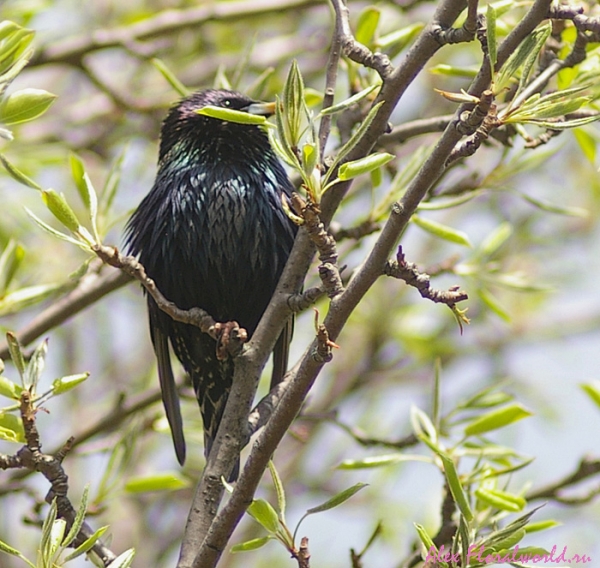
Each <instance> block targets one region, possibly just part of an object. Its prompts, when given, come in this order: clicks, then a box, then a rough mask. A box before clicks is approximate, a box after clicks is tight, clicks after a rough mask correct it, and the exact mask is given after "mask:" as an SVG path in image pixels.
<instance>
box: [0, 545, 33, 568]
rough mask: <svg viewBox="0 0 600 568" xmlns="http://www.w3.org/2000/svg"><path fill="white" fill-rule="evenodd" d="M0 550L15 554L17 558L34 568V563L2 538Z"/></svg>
mask: <svg viewBox="0 0 600 568" xmlns="http://www.w3.org/2000/svg"><path fill="white" fill-rule="evenodd" d="M0 552H4V553H5V554H10V555H12V556H17V557H18V558H20V559H21V560H23V562H26V563H27V564H28V565H29V566H30V568H36V566H35V564H33V563H32V562H29V560H27V558H25V556H23V555H22V554H21V553H20V552H19V551H18V550H17V549H16V548H13V547H12V546H9V545H8V544H6V543H5V542H4V541H2V540H0Z"/></svg>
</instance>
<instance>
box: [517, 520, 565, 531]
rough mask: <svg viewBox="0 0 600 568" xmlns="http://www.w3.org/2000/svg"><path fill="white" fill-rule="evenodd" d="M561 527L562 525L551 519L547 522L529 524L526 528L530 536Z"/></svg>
mask: <svg viewBox="0 0 600 568" xmlns="http://www.w3.org/2000/svg"><path fill="white" fill-rule="evenodd" d="M561 525H562V523H559V522H558V521H553V520H550V519H549V520H547V521H537V522H535V523H529V524H528V525H527V526H526V527H525V532H526V533H528V534H529V533H533V532H539V531H545V530H547V529H553V528H554V527H559V526H561Z"/></svg>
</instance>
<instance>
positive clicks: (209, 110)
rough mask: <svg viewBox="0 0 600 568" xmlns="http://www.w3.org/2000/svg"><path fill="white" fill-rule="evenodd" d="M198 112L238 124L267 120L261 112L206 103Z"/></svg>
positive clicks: (260, 122)
mask: <svg viewBox="0 0 600 568" xmlns="http://www.w3.org/2000/svg"><path fill="white" fill-rule="evenodd" d="M196 113H198V114H201V115H203V116H209V117H211V118H217V119H219V120H224V121H225V122H235V123H237V124H264V123H265V121H266V120H267V119H266V118H265V117H264V116H262V115H259V114H250V113H248V112H244V111H241V110H233V109H231V108H223V107H216V106H212V105H206V106H205V107H202V108H201V109H198V110H197V111H196Z"/></svg>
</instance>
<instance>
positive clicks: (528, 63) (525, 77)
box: [516, 24, 552, 95]
mask: <svg viewBox="0 0 600 568" xmlns="http://www.w3.org/2000/svg"><path fill="white" fill-rule="evenodd" d="M551 31H552V26H551V25H550V24H544V25H543V26H540V27H539V28H538V29H537V30H536V32H537V33H536V40H535V45H534V47H533V49H532V50H531V51H530V52H529V55H528V56H527V58H526V59H525V62H524V63H523V69H522V70H521V77H520V79H519V88H518V89H517V93H516V94H517V95H518V94H519V93H520V92H521V91H522V90H523V89H524V88H525V87H526V86H527V83H528V81H529V76H530V75H531V71H532V69H533V68H534V66H535V64H536V62H537V59H538V55H539V53H540V51H541V50H542V48H543V47H544V44H545V43H546V40H547V39H548V38H549V37H550V32H551Z"/></svg>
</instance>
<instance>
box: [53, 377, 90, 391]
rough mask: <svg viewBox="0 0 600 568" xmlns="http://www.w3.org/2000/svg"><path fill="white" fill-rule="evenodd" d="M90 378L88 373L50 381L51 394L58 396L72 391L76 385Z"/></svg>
mask: <svg viewBox="0 0 600 568" xmlns="http://www.w3.org/2000/svg"><path fill="white" fill-rule="evenodd" d="M89 376H90V374H89V373H79V374H76V375H68V376H66V377H60V378H59V379H54V381H52V394H55V395H59V394H62V393H64V392H67V391H70V390H71V389H74V388H75V387H76V386H77V385H78V384H80V383H82V382H83V381H85V380H86V379H87V378H88V377H89Z"/></svg>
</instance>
